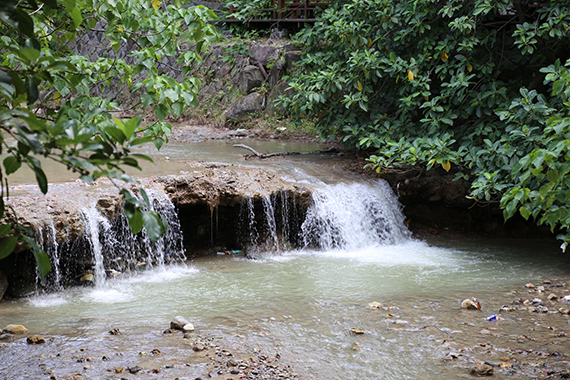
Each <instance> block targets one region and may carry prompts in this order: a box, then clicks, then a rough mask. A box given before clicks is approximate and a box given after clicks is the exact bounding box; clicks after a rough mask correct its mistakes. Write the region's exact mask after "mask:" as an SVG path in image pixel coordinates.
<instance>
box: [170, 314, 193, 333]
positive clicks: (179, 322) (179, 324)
mask: <svg viewBox="0 0 570 380" xmlns="http://www.w3.org/2000/svg"><path fill="white" fill-rule="evenodd" d="M189 324H190V322H188V320H187V319H186V318H184V317H181V316H177V317H175V318H174V319H173V320H172V322H170V328H171V329H175V330H184V326H186V325H189Z"/></svg>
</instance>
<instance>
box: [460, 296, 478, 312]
mask: <svg viewBox="0 0 570 380" xmlns="http://www.w3.org/2000/svg"><path fill="white" fill-rule="evenodd" d="M461 308H462V309H467V310H481V304H480V303H479V301H477V299H475V298H467V299H464V300H463V301H462V302H461Z"/></svg>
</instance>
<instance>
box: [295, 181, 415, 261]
mask: <svg viewBox="0 0 570 380" xmlns="http://www.w3.org/2000/svg"><path fill="white" fill-rule="evenodd" d="M301 229H302V238H303V242H304V245H305V247H313V248H321V249H324V250H334V249H345V250H357V249H362V248H365V247H370V246H375V245H387V244H398V243H402V242H404V241H406V240H408V239H409V238H410V233H409V231H408V230H407V228H406V226H405V224H404V215H403V213H402V207H401V205H400V203H399V202H398V199H397V198H396V195H395V194H394V193H393V191H392V190H391V189H390V187H389V186H388V184H387V183H386V182H385V181H375V182H374V183H372V184H364V183H352V184H338V185H332V186H326V187H323V188H320V189H318V190H316V191H315V192H314V193H313V203H312V204H311V206H310V207H309V210H308V211H307V217H306V219H305V221H304V223H303V225H302V227H301Z"/></svg>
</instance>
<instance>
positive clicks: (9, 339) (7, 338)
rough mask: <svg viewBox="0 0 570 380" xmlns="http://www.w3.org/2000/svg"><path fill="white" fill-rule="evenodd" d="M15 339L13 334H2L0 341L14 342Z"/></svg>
mask: <svg viewBox="0 0 570 380" xmlns="http://www.w3.org/2000/svg"><path fill="white" fill-rule="evenodd" d="M13 340H14V335H12V334H0V342H12V341H13Z"/></svg>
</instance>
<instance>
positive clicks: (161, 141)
mask: <svg viewBox="0 0 570 380" xmlns="http://www.w3.org/2000/svg"><path fill="white" fill-rule="evenodd" d="M152 142H153V143H154V146H155V147H156V149H158V150H160V148H162V145H164V139H163V138H162V137H157V138H155V139H154V140H153V141H152Z"/></svg>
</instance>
